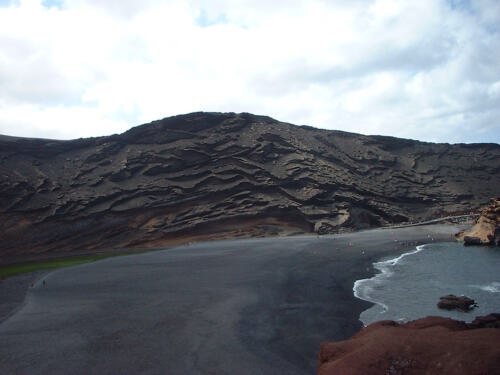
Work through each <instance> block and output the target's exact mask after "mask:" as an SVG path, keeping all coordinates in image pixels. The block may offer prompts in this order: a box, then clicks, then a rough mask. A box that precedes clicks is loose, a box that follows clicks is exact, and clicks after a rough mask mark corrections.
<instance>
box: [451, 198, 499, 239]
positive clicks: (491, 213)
mask: <svg viewBox="0 0 500 375" xmlns="http://www.w3.org/2000/svg"><path fill="white" fill-rule="evenodd" d="M457 238H458V239H461V240H463V241H464V245H496V246H500V198H492V199H491V200H490V203H489V205H488V206H486V207H485V208H484V209H483V210H482V211H481V215H480V216H479V218H478V220H477V223H476V225H474V226H473V227H472V228H471V229H470V230H468V231H465V232H461V233H458V234H457Z"/></svg>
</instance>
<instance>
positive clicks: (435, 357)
mask: <svg viewBox="0 0 500 375" xmlns="http://www.w3.org/2000/svg"><path fill="white" fill-rule="evenodd" d="M499 326H500V314H491V315H488V316H486V317H479V318H477V319H476V320H475V321H474V322H472V323H470V324H466V323H464V322H461V321H457V320H453V319H449V318H442V317H436V316H434V317H427V318H423V319H418V320H415V321H412V322H408V323H405V324H398V323H396V322H394V321H391V320H385V321H381V322H377V323H373V324H371V325H369V326H368V327H366V328H364V329H362V330H361V331H360V332H359V333H357V334H356V335H354V336H353V337H352V338H350V339H349V340H347V341H341V342H334V343H329V342H327V343H322V344H321V351H320V353H319V355H318V359H319V368H318V375H367V374H369V375H388V374H394V375H396V374H400V375H424V374H425V375H438V374H439V375H447V374H448V375H483V374H488V375H495V374H500V329H495V328H494V327H496V328H498V327H499Z"/></svg>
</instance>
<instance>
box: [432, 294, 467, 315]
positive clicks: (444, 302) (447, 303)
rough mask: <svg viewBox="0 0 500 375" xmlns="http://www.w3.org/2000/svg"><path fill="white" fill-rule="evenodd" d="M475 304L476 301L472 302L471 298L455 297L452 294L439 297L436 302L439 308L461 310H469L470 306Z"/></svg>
mask: <svg viewBox="0 0 500 375" xmlns="http://www.w3.org/2000/svg"><path fill="white" fill-rule="evenodd" d="M475 306H476V303H475V302H474V300H473V299H471V298H469V297H466V296H460V297H457V296H455V295H453V294H450V295H448V296H444V297H441V298H440V299H439V302H438V304H437V307H439V308H440V309H445V310H462V311H469V310H470V309H471V308H473V307H475Z"/></svg>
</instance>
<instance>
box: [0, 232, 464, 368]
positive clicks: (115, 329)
mask: <svg viewBox="0 0 500 375" xmlns="http://www.w3.org/2000/svg"><path fill="white" fill-rule="evenodd" d="M457 231H458V227H457V226H450V225H432V226H421V227H410V228H401V229H392V230H389V229H385V230H371V231H364V232H358V233H350V234H343V235H335V236H323V237H316V236H300V237H286V238H270V239H249V240H228V241H218V242H209V243H199V244H194V245H191V246H180V247H176V248H171V249H166V250H162V251H155V252H151V253H146V254H138V255H130V256H126V257H117V258H109V259H106V260H102V261H99V262H95V263H90V264H84V265H80V266H76V267H71V268H64V269H59V270H56V271H52V272H49V273H47V274H46V275H44V276H43V277H42V278H39V279H38V281H36V283H35V285H34V287H32V288H31V287H30V288H29V289H28V292H27V296H26V299H25V301H24V304H23V305H22V306H20V305H19V301H20V300H21V299H22V298H23V296H24V293H25V288H26V286H29V284H30V283H31V281H32V280H34V277H35V276H36V275H35V276H17V277H15V278H12V279H7V280H4V281H2V282H0V296H10V297H9V301H10V302H11V304H10V305H9V307H5V306H4V310H1V309H0V311H4V312H5V311H7V310H9V311H12V310H15V312H14V313H13V314H11V315H10V317H9V318H7V319H6V320H4V321H3V322H2V323H0V374H159V373H162V374H169V375H176V374H178V375H186V374H190V375H194V374H239V375H246V374H313V373H315V371H316V366H317V360H316V355H317V353H318V351H319V344H320V342H322V341H337V340H343V339H346V338H348V337H350V336H351V335H352V334H354V333H355V332H357V331H358V330H359V329H360V328H361V323H360V322H359V320H358V317H359V314H360V313H361V311H363V310H365V309H367V308H368V307H369V306H370V304H369V303H367V302H364V301H361V300H358V299H356V298H355V297H354V296H353V292H352V287H353V284H354V281H355V280H357V279H361V278H366V277H370V276H371V275H372V274H373V270H372V269H371V266H372V263H373V262H374V261H376V260H378V259H380V258H381V257H384V256H388V255H395V254H399V253H402V252H406V251H409V250H411V249H412V248H414V243H415V241H418V244H422V243H427V242H432V241H449V240H451V238H452V235H453V234H454V233H455V232H457ZM396 239H397V241H396ZM408 241H411V242H412V244H411V245H410V244H408ZM30 277H31V279H30ZM28 279H29V281H28V282H26V280H28ZM44 280H45V282H46V284H45V285H43V281H44ZM16 285H17V286H16ZM23 285H24V287H23ZM13 301H17V302H13ZM0 304H2V305H3V304H4V300H3V299H2V300H0ZM16 304H17V305H16ZM7 314H8V313H4V316H6V315H7Z"/></svg>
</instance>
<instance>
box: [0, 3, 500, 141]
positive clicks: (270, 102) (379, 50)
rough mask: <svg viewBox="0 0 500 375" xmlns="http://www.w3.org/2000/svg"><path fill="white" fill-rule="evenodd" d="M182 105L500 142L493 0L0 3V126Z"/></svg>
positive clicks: (38, 131) (74, 126)
mask: <svg viewBox="0 0 500 375" xmlns="http://www.w3.org/2000/svg"><path fill="white" fill-rule="evenodd" d="M196 111H217V112H219V111H220V112H250V113H254V114H259V115H267V116H271V117H273V118H275V119H277V120H280V121H285V122H290V123H293V124H297V125H310V126H314V127H318V128H324V129H337V130H344V131H350V132H355V133H362V134H378V135H390V136H396V137H403V138H412V139H418V140H423V141H431V142H448V143H459V142H465V143H471V142H494V143H500V1H498V0H418V1H415V0H408V1H405V0H287V1H284V0H273V1H269V0H252V1H250V0H184V1H180V0H163V1H161V0H142V1H137V0H0V134H7V135H14V136H26V137H42V138H54V139H72V138H79V137H90V136H101V135H109V134H115V133H121V132H123V131H125V130H127V129H129V128H130V127H132V126H136V125H139V124H143V123H147V122H150V121H153V120H157V119H161V118H164V117H168V116H172V115H177V114H183V113H189V112H196Z"/></svg>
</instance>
